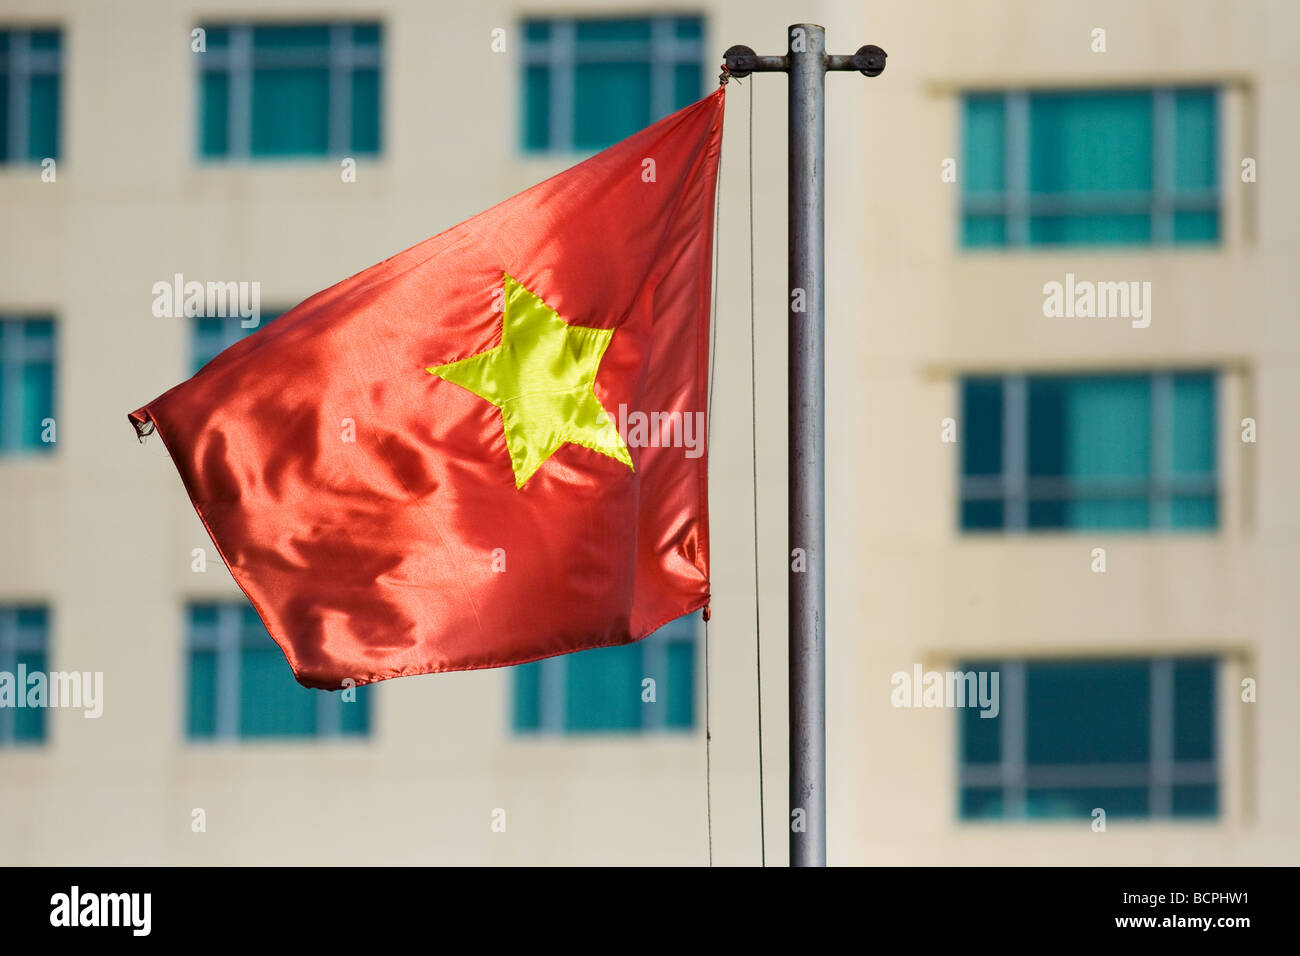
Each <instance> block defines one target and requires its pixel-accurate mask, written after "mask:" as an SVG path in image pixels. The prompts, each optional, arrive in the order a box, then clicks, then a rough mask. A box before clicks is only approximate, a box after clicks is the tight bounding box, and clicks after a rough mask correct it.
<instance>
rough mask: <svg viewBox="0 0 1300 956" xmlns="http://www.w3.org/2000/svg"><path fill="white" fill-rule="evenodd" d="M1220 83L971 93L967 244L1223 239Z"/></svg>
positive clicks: (965, 177)
mask: <svg viewBox="0 0 1300 956" xmlns="http://www.w3.org/2000/svg"><path fill="white" fill-rule="evenodd" d="M1218 124H1219V117H1218V104H1217V90H1215V89H1213V88H1208V87H1186V88H1181V87H1180V88H1170V87H1158V88H1150V89H1134V90H1070V91H1055V90H1029V91H1024V90H1012V91H1007V92H999V93H972V94H969V95H967V96H965V97H964V98H963V102H962V155H963V157H964V167H963V170H964V172H963V173H962V174H961V176H960V179H961V182H962V222H961V228H960V235H961V242H962V245H964V246H966V247H968V248H977V247H982V246H1008V245H1015V246H1018V245H1151V244H1169V243H1196V242H1201V243H1215V242H1218V240H1219V208H1220V199H1219V193H1218V181H1217V177H1216V174H1215V169H1216V159H1217V156H1218Z"/></svg>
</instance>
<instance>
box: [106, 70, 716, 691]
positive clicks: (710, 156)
mask: <svg viewBox="0 0 1300 956" xmlns="http://www.w3.org/2000/svg"><path fill="white" fill-rule="evenodd" d="M723 100H724V98H723V91H722V89H719V90H718V91H717V92H715V93H713V94H712V95H710V96H708V97H706V98H705V99H703V100H701V101H700V102H698V103H696V104H694V105H693V106H689V107H687V108H686V109H683V110H681V111H679V112H677V113H674V114H673V115H671V116H669V117H667V118H666V119H664V120H662V121H660V122H658V123H656V124H655V125H653V126H651V127H649V128H648V129H645V130H642V131H641V132H640V133H637V134H636V135H634V136H632V137H630V138H628V139H626V140H624V141H623V142H621V143H618V144H616V145H614V146H612V147H610V148H609V149H607V150H605V151H604V152H602V153H598V154H597V155H595V156H593V157H591V158H590V159H588V160H586V161H585V162H583V163H581V164H579V165H577V166H575V167H573V168H572V169H569V170H566V171H565V172H562V173H560V174H559V175H557V176H555V177H553V178H551V179H548V180H547V181H545V182H543V183H541V184H539V185H537V186H534V187H533V188H531V189H529V190H527V191H526V192H523V193H520V194H519V195H518V196H515V197H514V198H512V199H508V200H506V201H505V202H503V203H501V204H499V205H497V206H494V207H493V208H491V209H489V210H488V211H487V212H484V213H481V214H480V215H478V216H475V217H474V218H473V219H470V220H468V221H467V222H464V223H462V224H460V225H458V226H455V227H453V228H451V229H449V230H447V231H446V232H443V233H441V234H439V235H437V236H435V237H433V238H432V239H428V240H426V241H425V242H422V243H420V244H419V245H417V246H414V247H413V248H411V249H408V250H406V251H405V252H402V253H399V254H398V255H396V256H393V257H392V258H390V259H387V260H385V261H384V262H381V263H379V264H378V265H376V266H373V267H371V268H370V269H367V270H365V271H364V272H361V273H358V274H357V275H355V276H353V277H352V278H350V279H346V280H344V281H343V282H340V283H338V284H337V285H335V286H333V287H331V288H329V289H326V290H325V291H323V292H320V293H317V294H316V295H314V296H312V297H311V298H310V299H308V300H307V301H305V302H303V303H302V304H301V305H299V306H297V307H296V308H294V309H293V310H292V311H290V312H288V313H286V314H285V315H283V316H282V317H280V318H279V319H277V320H275V321H274V322H272V323H270V324H268V325H267V326H266V327H265V328H263V329H261V330H260V331H258V332H257V333H255V334H253V335H252V336H250V337H248V338H246V339H244V340H242V341H240V342H239V343H237V344H235V345H233V346H231V347H230V348H228V349H226V350H225V351H224V352H222V353H221V354H220V355H218V356H217V357H216V358H215V359H213V360H212V361H211V362H210V363H209V364H208V365H206V366H204V368H203V369H202V370H200V371H199V372H198V374H196V375H195V376H194V377H193V378H191V379H190V380H188V381H186V382H182V383H181V384H180V385H177V386H176V387H175V388H173V389H171V390H170V391H168V392H166V393H165V394H164V395H162V396H161V397H159V398H157V399H155V400H154V401H152V402H150V403H149V404H147V405H145V406H144V407H143V408H140V409H138V410H137V411H135V412H132V413H131V416H130V418H131V420H132V422H133V423H134V424H135V426H136V428H137V430H138V431H139V432H140V433H141V434H142V435H143V434H147V433H148V432H149V431H150V430H153V429H156V430H157V432H158V434H159V435H160V436H161V438H162V440H163V442H164V444H165V445H166V447H167V449H168V451H169V452H170V454H171V456H172V459H173V460H174V462H175V464H176V468H177V470H178V471H179V472H180V475H181V478H182V480H183V481H184V483H185V488H186V490H187V491H188V492H189V496H190V499H191V501H192V502H193V503H194V508H195V510H196V511H197V512H198V514H199V517H200V518H201V519H202V520H203V523H204V525H205V526H206V527H207V530H208V533H209V534H210V535H211V536H212V540H213V543H214V544H215V545H216V546H217V549H218V550H219V552H220V553H221V556H222V559H223V560H224V561H225V562H226V564H227V565H228V566H229V568H230V571H231V574H233V575H234V578H235V581H236V582H237V583H238V584H239V586H240V587H241V588H242V589H243V590H244V593H245V594H247V595H248V598H249V600H250V601H251V602H252V604H253V607H254V608H256V609H257V612H258V614H260V615H261V617H262V620H263V621H264V622H265V624H266V627H267V630H268V631H269V632H270V634H271V636H272V637H273V638H274V639H275V640H276V642H277V643H278V644H279V645H280V648H281V650H283V651H284V654H285V657H286V658H287V659H288V662H289V665H290V666H291V667H292V668H293V672H294V675H295V677H297V679H298V681H299V682H300V683H302V684H304V685H306V686H309V687H321V688H338V687H340V686H341V684H342V682H343V681H344V680H345V679H348V678H351V679H352V680H354V681H356V682H357V683H358V684H364V683H369V682H373V681H378V680H384V679H386V678H390V677H402V676H407V675H411V674H426V673H431V672H436V671H450V670H464V669H469V668H478V667H496V666H501V665H506V664H518V663H522V662H525V661H530V660H536V659H538V658H541V657H548V656H551V655H554V654H563V653H567V652H570V651H578V650H584V649H587V648H593V647H603V646H606V645H612V644H625V643H628V642H630V641H634V640H638V639H640V638H642V637H645V636H646V635H647V634H649V633H651V632H652V631H654V630H656V629H657V628H659V627H660V626H662V625H663V624H665V623H667V622H668V621H670V620H673V619H674V618H676V617H679V616H680V615H682V614H685V613H687V612H689V611H692V610H696V609H698V608H701V607H704V606H705V605H707V603H708V599H709V577H708V568H709V563H708V498H707V477H706V476H707V464H706V463H707V455H706V454H705V453H704V452H705V449H704V444H703V442H704V434H703V432H704V427H703V426H704V421H703V419H704V411H705V402H706V392H707V375H708V364H707V357H708V321H709V307H710V282H711V259H712V244H713V225H714V224H713V206H714V190H715V186H716V181H717V172H718V158H719V152H720V148H721V129H722V112H723Z"/></svg>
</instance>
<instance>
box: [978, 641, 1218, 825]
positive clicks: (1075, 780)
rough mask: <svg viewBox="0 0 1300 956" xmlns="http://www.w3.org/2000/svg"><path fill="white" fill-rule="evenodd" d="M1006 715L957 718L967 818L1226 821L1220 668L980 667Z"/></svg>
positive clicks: (1196, 661)
mask: <svg viewBox="0 0 1300 956" xmlns="http://www.w3.org/2000/svg"><path fill="white" fill-rule="evenodd" d="M959 669H960V670H962V671H975V672H977V673H978V672H982V671H983V672H988V673H990V674H992V673H997V674H998V675H999V695H998V696H999V706H998V715H997V716H996V717H993V718H988V717H980V716H979V714H980V711H979V709H978V708H972V707H967V708H961V709H959V710H958V718H957V719H958V737H959V753H960V771H959V777H960V792H959V794H958V799H957V806H958V813H959V816H960V817H961V818H962V819H965V820H978V819H996V820H1017V819H1018V820H1033V819H1079V820H1085V821H1086V820H1090V819H1091V818H1092V812H1093V810H1094V809H1095V808H1101V809H1103V810H1105V812H1106V815H1107V816H1108V817H1148V818H1167V817H1207V816H1208V817H1212V816H1215V815H1217V813H1218V754H1217V749H1216V747H1215V727H1216V724H1217V718H1216V713H1217V711H1216V698H1215V692H1214V682H1215V679H1216V662H1215V660H1213V659H1211V658H1160V659H1151V660H1145V659H1127V660H1126V659H1113V660H1107V659H1095V660H1093V659H1082V660H1080V659H1072V660H1030V661H1023V660H1013V661H971V662H965V663H962V664H960V665H959Z"/></svg>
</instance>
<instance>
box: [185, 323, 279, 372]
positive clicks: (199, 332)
mask: <svg viewBox="0 0 1300 956" xmlns="http://www.w3.org/2000/svg"><path fill="white" fill-rule="evenodd" d="M282 314H283V313H282V312H278V311H268V310H266V309H263V310H262V312H261V315H260V316H259V317H258V322H257V324H256V325H250V324H247V323H251V322H252V321H253V320H252V318H247V319H245V318H243V317H242V316H239V315H200V316H196V317H195V318H194V319H193V322H194V324H193V325H192V326H191V328H190V374H191V375H193V374H194V373H195V372H197V371H198V370H199V369H201V368H203V366H205V365H207V364H208V363H209V362H211V361H212V360H213V359H214V358H216V357H217V356H218V355H220V354H221V353H222V352H224V351H225V350H226V349H228V348H230V346H232V345H234V344H235V343H236V342H238V341H239V340H240V339H242V338H244V337H245V336H248V335H252V334H253V333H254V332H256V331H257V330H258V329H261V328H264V327H265V326H266V324H267V323H268V322H273V321H274V320H275V319H277V318H279V317H280V316H281V315H282Z"/></svg>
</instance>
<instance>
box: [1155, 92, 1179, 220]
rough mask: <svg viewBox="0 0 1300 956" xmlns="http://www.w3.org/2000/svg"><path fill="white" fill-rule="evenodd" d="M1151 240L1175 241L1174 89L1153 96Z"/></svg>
mask: <svg viewBox="0 0 1300 956" xmlns="http://www.w3.org/2000/svg"><path fill="white" fill-rule="evenodd" d="M1151 123H1152V130H1151V164H1152V168H1151V186H1152V193H1153V195H1152V203H1151V241H1152V242H1153V243H1155V244H1157V245H1162V244H1166V243H1170V242H1173V240H1174V161H1175V160H1174V149H1175V144H1174V91H1173V90H1171V89H1169V88H1167V87H1166V88H1161V89H1157V90H1156V91H1155V92H1154V93H1153V94H1152V97H1151Z"/></svg>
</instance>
